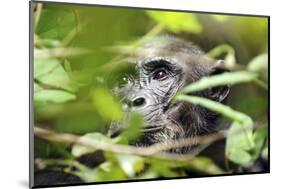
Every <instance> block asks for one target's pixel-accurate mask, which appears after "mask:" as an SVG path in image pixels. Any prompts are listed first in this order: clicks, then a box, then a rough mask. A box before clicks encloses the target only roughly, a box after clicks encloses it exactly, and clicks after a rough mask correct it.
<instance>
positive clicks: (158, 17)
mask: <svg viewBox="0 0 281 189" xmlns="http://www.w3.org/2000/svg"><path fill="white" fill-rule="evenodd" d="M146 13H147V15H148V16H150V17H151V18H152V19H153V20H154V21H156V22H157V23H158V24H160V25H161V26H163V27H165V28H166V29H168V30H170V31H171V32H175V33H179V32H183V31H187V32H191V33H200V32H201V31H202V26H201V24H200V23H199V21H198V19H197V17H196V16H195V15H194V14H193V13H175V12H159V11H147V12H146Z"/></svg>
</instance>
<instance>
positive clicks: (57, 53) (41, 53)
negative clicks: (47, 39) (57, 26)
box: [34, 47, 91, 60]
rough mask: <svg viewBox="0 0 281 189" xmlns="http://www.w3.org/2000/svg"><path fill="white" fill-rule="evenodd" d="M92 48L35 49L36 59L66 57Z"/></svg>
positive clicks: (84, 52) (87, 51) (88, 51)
mask: <svg viewBox="0 0 281 189" xmlns="http://www.w3.org/2000/svg"><path fill="white" fill-rule="evenodd" d="M90 52H91V51H90V50H87V49H81V48H70V47H68V48H49V49H34V59H35V60H37V59H48V58H65V57H73V56H78V55H83V54H88V53H90Z"/></svg>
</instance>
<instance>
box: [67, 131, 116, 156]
mask: <svg viewBox="0 0 281 189" xmlns="http://www.w3.org/2000/svg"><path fill="white" fill-rule="evenodd" d="M83 139H92V140H96V141H100V142H103V143H112V141H111V140H110V139H109V138H107V137H106V136H104V135H102V134H101V133H88V134H86V135H84V136H82V137H81V138H80V140H83ZM96 150H97V149H95V148H91V147H87V146H84V145H80V144H75V145H74V146H73V147H72V151H71V153H72V155H73V156H75V157H79V156H81V155H84V154H88V153H91V152H95V151H96Z"/></svg>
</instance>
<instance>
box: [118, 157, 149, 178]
mask: <svg viewBox="0 0 281 189" xmlns="http://www.w3.org/2000/svg"><path fill="white" fill-rule="evenodd" d="M116 158H117V160H118V162H119V165H120V167H121V168H122V169H123V171H124V172H125V173H126V174H127V176H128V177H129V178H133V177H134V176H135V175H136V173H138V172H140V171H141V170H143V168H144V159H143V158H141V157H139V156H134V155H126V154H117V155H116Z"/></svg>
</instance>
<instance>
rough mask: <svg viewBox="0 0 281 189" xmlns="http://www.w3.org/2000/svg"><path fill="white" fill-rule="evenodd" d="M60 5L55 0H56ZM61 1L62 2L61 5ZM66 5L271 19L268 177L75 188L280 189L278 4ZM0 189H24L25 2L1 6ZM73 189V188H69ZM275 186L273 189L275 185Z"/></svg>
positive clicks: (250, 0)
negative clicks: (112, 6)
mask: <svg viewBox="0 0 281 189" xmlns="http://www.w3.org/2000/svg"><path fill="white" fill-rule="evenodd" d="M58 1H60V0H58ZM61 2H62V1H61ZM68 2H77V3H92V4H105V5H121V6H134V7H152V8H166V9H180V10H195V11H208V12H229V13H241V14H242V13H246V14H258V15H270V16H271V46H270V47H271V76H270V77H271V109H270V112H271V125H270V126H271V174H264V175H247V176H232V177H211V178H197V179H180V180H169V181H152V182H136V183H122V184H107V185H89V186H80V187H77V188H97V189H102V188H112V189H113V188H115V189H118V188H120V189H121V188H122V189H126V188H130V189H131V188H135V189H143V188H146V187H147V188H158V187H159V188H162V189H166V188H167V189H168V188H169V189H170V188H196V189H198V188H210V187H211V188H213V187H214V188H216V189H220V188H222V189H226V188H227V189H232V188H233V189H237V188H255V189H259V188H263V189H264V188H266V187H270V186H271V185H272V186H277V188H278V186H280V178H281V177H280V173H279V172H280V170H281V169H280V168H281V167H280V162H281V157H280V151H281V150H280V148H281V147H280V140H278V139H279V138H281V137H280V134H281V124H280V119H279V118H280V116H279V114H280V113H279V112H280V107H281V106H280V105H281V104H280V97H281V93H280V82H279V80H280V72H281V61H280V60H279V59H280V52H279V51H280V35H281V29H280V26H281V24H280V22H281V21H280V20H281V18H280V12H281V11H280V5H279V1H276V0H266V1H265V0H209V1H207V0H187V1H182V0H161V1H160V0H159V1H158V0H157V1H156V0H154V1H152V0H150V1H149V0H80V1H78V0H68ZM0 14H1V17H0V18H1V22H0V24H1V29H0V31H1V35H0V36H1V40H0V47H1V51H0V52H1V56H0V57H1V59H0V61H1V64H0V65H1V66H0V82H1V88H0V89H1V92H0V95H1V96H0V110H1V112H0V117H1V119H0V126H1V130H0V133H1V134H0V140H1V141H0V149H1V155H0V163H1V166H0V167H1V171H0V174H1V177H0V178H1V182H0V187H1V188H13V189H17V188H27V187H28V106H29V103H28V98H29V93H28V92H29V89H28V82H29V81H28V80H29V78H28V70H29V62H28V58H29V54H28V42H29V40H28V36H29V29H28V0H13V1H9V0H6V1H2V2H1V11H0ZM68 188H69V189H70V188H75V187H68ZM275 188H276V187H275Z"/></svg>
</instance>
